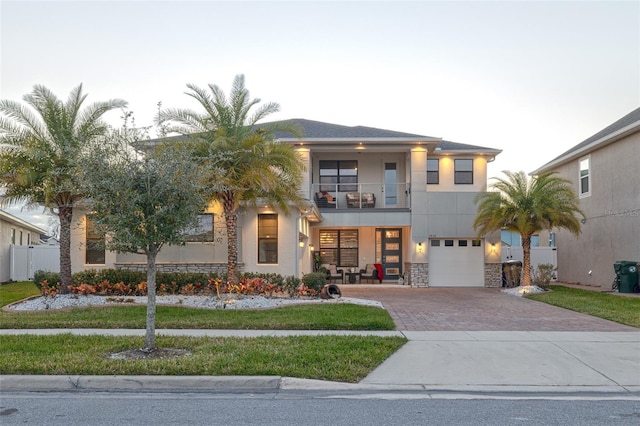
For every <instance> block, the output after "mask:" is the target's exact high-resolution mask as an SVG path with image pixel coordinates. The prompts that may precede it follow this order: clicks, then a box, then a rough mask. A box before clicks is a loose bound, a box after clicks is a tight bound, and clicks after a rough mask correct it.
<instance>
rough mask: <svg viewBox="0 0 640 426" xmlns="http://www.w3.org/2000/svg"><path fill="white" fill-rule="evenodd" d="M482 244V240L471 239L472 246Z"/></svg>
mask: <svg viewBox="0 0 640 426" xmlns="http://www.w3.org/2000/svg"><path fill="white" fill-rule="evenodd" d="M481 246H482V241H481V240H471V247H481Z"/></svg>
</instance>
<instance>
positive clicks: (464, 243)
mask: <svg viewBox="0 0 640 426" xmlns="http://www.w3.org/2000/svg"><path fill="white" fill-rule="evenodd" d="M458 247H467V240H458Z"/></svg>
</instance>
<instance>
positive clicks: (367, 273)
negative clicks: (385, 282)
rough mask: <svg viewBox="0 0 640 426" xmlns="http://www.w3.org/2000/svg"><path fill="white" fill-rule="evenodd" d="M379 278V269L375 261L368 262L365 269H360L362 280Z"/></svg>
mask: <svg viewBox="0 0 640 426" xmlns="http://www.w3.org/2000/svg"><path fill="white" fill-rule="evenodd" d="M377 279H378V270H377V269H376V267H375V265H374V264H373V263H367V265H366V266H365V268H364V269H360V282H361V283H362V280H367V281H373V282H375V280H377Z"/></svg>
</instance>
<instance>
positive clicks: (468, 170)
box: [454, 160, 473, 185]
mask: <svg viewBox="0 0 640 426" xmlns="http://www.w3.org/2000/svg"><path fill="white" fill-rule="evenodd" d="M454 182H455V183H456V184H457V185H471V184H473V160H455V178H454Z"/></svg>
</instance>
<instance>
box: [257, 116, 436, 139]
mask: <svg viewBox="0 0 640 426" xmlns="http://www.w3.org/2000/svg"><path fill="white" fill-rule="evenodd" d="M284 121H289V122H293V123H295V124H297V125H299V126H300V127H302V128H303V129H304V138H309V139H324V138H327V139H338V138H363V139H366V138H431V137H430V136H424V135H417V134H414V133H404V132H396V131H393V130H384V129H377V128H375V127H366V126H342V125H340V124H331V123H324V122H322V121H314V120H306V119H303V118H293V119H291V120H284ZM265 124H271V123H265ZM276 137H277V138H279V139H282V138H290V137H291V135H290V134H286V133H276ZM432 139H435V138H432Z"/></svg>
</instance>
